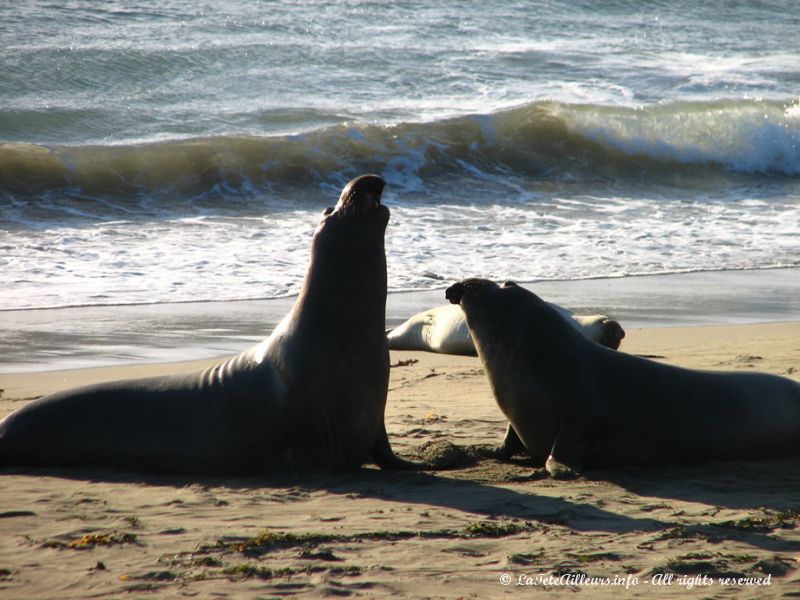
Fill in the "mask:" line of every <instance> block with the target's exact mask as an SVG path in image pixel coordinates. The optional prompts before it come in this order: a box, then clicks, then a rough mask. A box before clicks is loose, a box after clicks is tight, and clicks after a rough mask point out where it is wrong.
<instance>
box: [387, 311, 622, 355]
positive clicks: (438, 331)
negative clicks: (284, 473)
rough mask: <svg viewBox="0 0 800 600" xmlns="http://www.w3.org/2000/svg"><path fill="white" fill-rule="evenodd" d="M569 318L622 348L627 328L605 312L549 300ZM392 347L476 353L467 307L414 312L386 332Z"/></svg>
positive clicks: (603, 341) (582, 329) (597, 337)
mask: <svg viewBox="0 0 800 600" xmlns="http://www.w3.org/2000/svg"><path fill="white" fill-rule="evenodd" d="M550 306H552V307H553V309H554V310H555V311H556V312H558V313H559V314H560V315H561V316H562V317H564V318H565V319H566V321H567V322H568V323H569V324H570V325H572V326H573V327H575V328H576V329H577V330H578V331H580V332H581V333H583V334H584V335H585V336H586V337H587V338H589V339H590V340H593V341H595V342H597V343H599V344H602V345H604V346H606V347H608V348H612V349H614V350H616V349H617V348H619V345H620V342H622V338H624V337H625V330H624V329H622V326H621V325H620V324H619V323H617V322H616V321H612V320H611V319H609V318H608V317H606V316H605V315H575V314H573V313H572V312H570V311H569V310H567V309H566V308H563V307H561V306H558V305H557V304H550ZM386 339H387V340H388V341H389V350H426V351H428V352H439V353H441V354H462V355H465V356H477V355H478V352H477V351H476V350H475V343H474V342H473V341H472V337H471V336H470V334H469V327H467V319H466V317H465V316H464V311H463V310H461V308H460V307H459V306H457V305H453V304H446V305H444V306H436V307H434V308H430V309H428V310H425V311H422V312H420V313H417V314H415V315H414V316H413V317H411V318H410V319H408V320H407V321H405V322H404V323H402V324H401V325H398V326H397V327H396V328H394V329H392V330H391V331H390V332H389V333H388V334H387V335H386Z"/></svg>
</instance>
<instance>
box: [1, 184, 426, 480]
mask: <svg viewBox="0 0 800 600" xmlns="http://www.w3.org/2000/svg"><path fill="white" fill-rule="evenodd" d="M383 187H384V181H383V179H381V178H380V177H378V176H377V175H363V176H361V177H358V178H356V179H353V180H352V181H351V182H349V183H348V184H347V185H346V186H345V187H344V189H343V191H342V193H341V196H340V197H339V200H338V202H337V204H336V206H335V207H334V208H328V209H327V210H325V212H324V216H323V218H322V220H321V222H320V224H319V226H318V227H317V229H316V231H315V232H314V236H313V241H312V244H311V259H310V262H309V265H308V270H307V272H306V275H305V279H304V281H303V285H302V288H301V291H300V293H299V295H298V298H297V300H296V302H295V304H294V306H293V308H292V309H291V311H290V312H289V313H288V314H287V315H286V317H285V318H284V319H283V320H282V321H281V323H280V324H279V325H278V326H277V327H276V329H275V331H274V332H273V333H272V335H271V336H270V337H269V338H268V339H266V340H265V341H264V342H262V343H261V344H259V345H257V346H255V347H254V348H252V349H251V350H249V351H246V352H244V353H242V354H239V355H238V356H236V357H234V358H232V359H230V360H228V361H225V362H223V363H221V364H219V365H217V366H215V367H212V368H210V369H207V370H205V371H202V372H198V373H195V374H192V375H188V376H165V377H157V378H147V379H134V380H125V381H118V382H114V383H107V384H98V385H93V386H88V387H83V388H78V389H75V390H70V391H65V392H60V393H56V394H53V395H51V396H47V397H44V398H41V399H40V400H37V401H34V402H32V403H30V404H28V405H27V406H25V407H23V408H21V409H20V410H18V411H16V412H14V413H12V414H10V415H9V416H7V417H6V418H5V419H4V420H3V421H1V422H0V467H7V466H30V465H41V466H62V465H67V466H68V465H100V466H113V467H122V468H131V469H136V470H142V471H165V472H173V473H176V472H177V473H200V474H204V473H224V474H229V473H237V474H239V473H260V472H264V471H268V470H271V469H276V468H294V467H334V468H339V467H343V468H348V467H353V468H355V467H359V466H361V465H362V464H364V463H365V462H367V461H369V460H370V459H372V460H374V461H375V462H376V463H377V464H378V465H379V466H381V467H384V468H406V467H412V466H414V465H413V464H412V463H410V462H407V461H403V460H402V459H399V458H397V457H396V456H395V455H394V454H393V453H392V449H391V447H390V445H389V441H388V439H387V436H386V430H385V427H384V422H383V418H384V407H385V404H386V395H387V389H388V381H389V350H388V348H387V344H386V334H385V316H384V314H385V304H386V256H385V251H384V232H385V229H386V225H387V223H388V221H389V210H388V209H387V208H386V207H385V206H383V205H382V204H381V201H380V199H381V193H382V191H383Z"/></svg>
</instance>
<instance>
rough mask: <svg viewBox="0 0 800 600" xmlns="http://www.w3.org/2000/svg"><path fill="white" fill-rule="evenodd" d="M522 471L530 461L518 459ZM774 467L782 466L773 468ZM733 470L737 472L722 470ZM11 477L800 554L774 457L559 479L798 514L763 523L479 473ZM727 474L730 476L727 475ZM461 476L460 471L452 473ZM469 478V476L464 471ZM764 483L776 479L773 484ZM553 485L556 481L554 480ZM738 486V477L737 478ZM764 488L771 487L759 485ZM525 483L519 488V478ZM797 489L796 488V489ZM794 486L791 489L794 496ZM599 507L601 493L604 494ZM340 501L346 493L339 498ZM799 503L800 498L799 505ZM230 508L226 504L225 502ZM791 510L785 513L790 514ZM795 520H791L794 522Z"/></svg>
mask: <svg viewBox="0 0 800 600" xmlns="http://www.w3.org/2000/svg"><path fill="white" fill-rule="evenodd" d="M481 462H482V463H484V465H478V466H479V467H480V466H488V467H489V468H491V464H489V463H496V461H492V460H490V459H487V460H485V461H481ZM514 462H515V463H517V466H519V467H522V466H523V465H524V461H514ZM773 463H774V464H773ZM762 465H763V466H766V467H767V469H769V468H770V467H774V466H776V465H780V466H781V469H780V470H779V471H778V472H776V473H775V474H774V475H773V474H771V475H769V476H768V477H767V476H764V477H763V478H762V481H755V480H754V481H741V480H740V476H744V475H748V474H752V473H755V472H756V471H757V470H758V467H759V466H762ZM723 468H725V469H727V468H730V469H733V471H734V473H738V474H739V475H738V476H737V475H736V474H734V475H729V473H730V471H729V470H725V471H724V472H723V471H722V469H723ZM3 471H4V473H6V474H20V475H31V476H45V477H60V478H66V479H74V480H81V481H87V482H106V483H127V484H140V485H148V486H154V487H160V486H167V487H183V486H187V485H199V486H202V487H208V488H227V489H228V490H233V491H239V492H247V491H250V490H252V491H262V492H263V491H265V490H266V491H269V490H274V491H275V492H276V493H279V492H282V491H285V490H287V489H300V490H302V491H303V492H319V491H322V492H327V493H329V494H331V495H333V496H336V497H341V498H370V499H377V500H381V501H386V502H396V503H400V504H406V505H421V506H435V507H439V508H443V509H450V510H454V511H459V512H463V513H471V514H474V515H478V516H483V517H486V518H491V519H500V520H503V519H505V520H519V521H525V522H531V523H534V524H536V525H543V526H550V525H554V526H563V527H566V528H569V529H572V530H575V531H580V532H591V531H604V532H611V533H615V534H626V533H633V532H637V531H638V532H652V534H653V535H655V536H657V539H658V538H668V537H670V536H674V537H682V538H691V537H699V538H704V539H708V540H709V541H711V542H723V541H734V540H735V541H738V542H741V543H745V544H748V545H751V546H753V547H757V548H762V549H765V550H769V551H773V552H797V551H800V542H794V541H788V540H782V539H778V538H775V537H772V536H770V533H772V531H773V530H775V529H778V528H783V527H784V526H793V517H796V516H797V511H792V510H791V509H787V506H786V505H785V504H781V503H780V502H779V500H780V499H781V498H783V499H784V500H788V499H790V498H792V497H793V496H795V495H796V494H792V493H791V490H789V489H788V488H789V487H791V485H792V481H796V479H797V470H796V469H793V465H790V464H789V463H788V461H767V462H766V463H758V464H756V463H735V462H733V463H713V464H712V463H709V464H705V465H696V466H695V465H691V466H688V467H686V466H674V467H667V468H666V469H659V470H658V472H656V471H654V470H649V471H648V470H647V469H645V468H641V467H639V468H615V469H608V470H603V471H592V472H590V473H589V476H588V477H581V478H579V479H577V480H574V481H559V482H558V483H557V485H559V486H564V488H565V490H564V491H565V493H570V487H571V486H572V485H575V484H577V485H585V484H587V483H590V484H591V483H593V482H603V483H606V484H609V485H618V486H620V487H621V488H623V489H624V490H627V491H630V492H632V493H635V494H638V495H640V496H645V497H648V496H654V497H664V498H676V499H678V498H679V499H681V500H687V501H694V502H699V503H703V504H706V505H711V506H717V507H719V508H722V507H728V508H741V509H745V508H746V509H751V510H753V509H764V508H770V509H774V510H776V511H783V513H785V514H791V515H793V517H792V518H790V519H788V520H787V522H786V523H783V522H781V521H776V522H774V523H771V524H770V523H766V522H761V521H755V520H753V519H750V520H745V522H742V523H738V524H737V523H734V522H730V521H720V522H715V521H693V522H688V523H687V522H686V520H680V519H677V518H676V519H667V520H663V519H658V518H654V517H653V516H650V515H649V514H648V513H646V512H643V513H642V514H643V516H642V517H635V516H629V515H625V514H621V513H619V512H615V511H613V510H609V509H606V508H602V507H601V506H596V505H593V504H591V502H592V498H588V499H587V502H579V501H574V500H570V499H567V498H563V497H559V496H548V495H541V494H538V493H537V489H536V487H537V482H536V481H530V482H526V483H524V484H522V485H523V486H524V487H523V489H509V488H508V487H506V486H502V485H497V484H496V483H484V482H481V481H475V480H474V479H473V478H470V479H464V478H455V477H452V476H447V475H445V474H444V473H443V472H438V473H436V474H434V473H430V472H386V471H381V470H378V469H375V468H363V469H360V470H330V469H315V470H310V471H308V470H304V471H295V472H276V473H271V474H270V475H269V476H266V477H265V476H258V477H256V476H252V477H236V478H226V477H210V476H197V477H187V476H175V475H158V474H150V473H138V472H125V471H119V470H115V469H106V468H70V469H64V468H61V469H55V468H26V469H19V468H14V469H10V470H9V469H4V470H3ZM721 472H723V474H722V475H720V473H721ZM450 473H452V474H453V475H459V473H458V472H457V471H456V472H453V471H450ZM781 473H784V474H792V475H793V478H790V479H788V480H786V482H785V483H781V481H780V480H781ZM465 475H466V476H469V475H470V473H469V472H465V473H461V476H462V477H463V476H465ZM763 480H768V484H766V485H764V483H765V482H764V481H763ZM545 481H548V482H550V483H552V480H545ZM737 482H738V483H737ZM759 485H762V487H759ZM516 486H519V484H516V485H515V487H516ZM795 489H796V488H795ZM787 492H788V494H787ZM596 499H597V500H598V504H600V503H601V498H600V496H598V497H597V498H596ZM333 501H337V499H336V498H335V499H333ZM796 507H797V504H796V503H795V508H796ZM221 510H224V508H222V509H221ZM783 513H782V514H783ZM789 521H791V522H789Z"/></svg>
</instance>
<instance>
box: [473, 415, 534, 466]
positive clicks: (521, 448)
mask: <svg viewBox="0 0 800 600" xmlns="http://www.w3.org/2000/svg"><path fill="white" fill-rule="evenodd" d="M480 453H481V455H483V456H485V457H487V458H496V459H498V460H508V459H509V458H511V457H512V456H515V455H517V454H527V453H528V449H527V448H526V447H525V444H523V443H522V440H521V439H519V435H517V432H516V431H515V430H514V427H513V426H512V425H511V423H510V422H509V423H508V426H507V427H506V435H505V436H504V437H503V441H502V442H501V443H500V445H499V446H496V447H494V448H487V449H481V452H480Z"/></svg>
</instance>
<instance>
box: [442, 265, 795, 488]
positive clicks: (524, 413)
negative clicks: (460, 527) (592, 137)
mask: <svg viewBox="0 0 800 600" xmlns="http://www.w3.org/2000/svg"><path fill="white" fill-rule="evenodd" d="M446 297H447V299H448V300H450V302H452V303H459V304H460V306H461V308H462V309H463V310H464V313H465V314H466V317H467V323H468V324H469V328H470V332H471V333H472V337H473V339H474V340H475V343H476V347H477V349H478V354H479V356H480V358H481V360H482V361H483V364H484V366H485V367H486V372H487V375H488V377H489V381H490V383H491V387H492V391H493V392H494V395H495V398H496V400H497V403H498V405H499V406H500V409H501V410H502V411H503V413H504V414H505V415H506V417H508V420H509V421H510V424H511V427H510V428H509V434H508V435H507V439H506V441H505V442H504V450H505V451H506V453H507V454H508V453H511V452H513V451H515V450H517V449H519V448H520V447H522V446H524V448H525V449H527V451H528V452H529V453H530V455H531V458H532V459H533V462H534V464H535V465H537V466H540V465H546V467H547V470H548V471H549V472H550V473H551V474H552V475H554V476H557V477H559V476H569V475H572V474H574V473H576V472H580V471H581V470H582V469H584V468H585V467H610V466H616V465H659V464H666V463H680V462H690V461H700V460H704V459H758V458H764V457H770V456H777V455H785V454H786V455H788V454H794V453H798V452H800V384H798V383H797V382H795V381H792V380H790V379H787V378H784V377H779V376H777V375H769V374H766V373H742V372H711V371H696V370H690V369H683V368H679V367H674V366H670V365H665V364H661V363H657V362H653V361H650V360H647V359H644V358H640V357H637V356H632V355H629V354H625V353H624V352H614V351H612V350H609V349H607V348H604V347H602V346H601V345H599V344H594V343H591V342H589V341H588V340H587V339H586V338H585V337H584V336H582V335H579V334H578V332H577V331H575V330H574V328H572V327H570V326H569V325H568V324H567V323H566V322H565V321H564V319H563V318H561V316H560V315H559V314H558V313H557V312H556V311H555V310H553V308H552V307H551V306H549V305H548V304H547V303H546V302H545V301H543V300H542V299H540V298H539V297H538V296H536V295H535V294H534V293H532V292H530V291H528V290H525V289H524V288H522V287H519V286H518V285H516V284H514V283H512V282H506V283H505V284H503V286H499V285H497V284H495V283H493V282H491V281H487V280H483V279H466V280H463V281H461V282H459V283H456V284H454V285H452V286H450V287H449V288H448V289H447V291H446Z"/></svg>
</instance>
